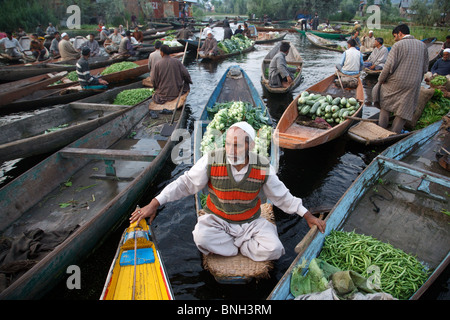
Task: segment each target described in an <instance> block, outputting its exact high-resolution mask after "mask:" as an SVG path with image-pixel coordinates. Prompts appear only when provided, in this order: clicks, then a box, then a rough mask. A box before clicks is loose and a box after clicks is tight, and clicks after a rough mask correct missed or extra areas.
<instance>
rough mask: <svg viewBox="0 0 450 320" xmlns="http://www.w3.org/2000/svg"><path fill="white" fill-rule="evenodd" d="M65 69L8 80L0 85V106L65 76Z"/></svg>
mask: <svg viewBox="0 0 450 320" xmlns="http://www.w3.org/2000/svg"><path fill="white" fill-rule="evenodd" d="M66 75H67V71H63V72H60V73H47V74H42V75H38V76H34V77H31V78H27V79H22V80H17V81H13V82H8V83H4V84H1V85H0V108H1V107H2V106H4V105H7V104H9V103H11V102H13V101H15V100H17V99H20V98H23V97H25V96H27V95H28V94H32V93H33V92H35V91H37V90H39V89H42V88H45V87H47V86H48V85H50V84H52V83H53V82H55V81H58V80H59V79H61V78H63V77H65V76H66Z"/></svg>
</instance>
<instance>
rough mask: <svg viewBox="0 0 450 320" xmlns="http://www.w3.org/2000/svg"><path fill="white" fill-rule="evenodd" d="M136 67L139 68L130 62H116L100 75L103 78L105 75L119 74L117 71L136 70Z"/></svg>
mask: <svg viewBox="0 0 450 320" xmlns="http://www.w3.org/2000/svg"><path fill="white" fill-rule="evenodd" d="M137 67H139V65H138V64H137V63H134V62H131V61H122V62H117V63H114V64H112V65H110V66H109V67H106V68H105V69H104V70H103V71H102V73H101V75H102V76H105V75H107V74H111V73H116V72H119V71H124V70H128V69H133V68H137Z"/></svg>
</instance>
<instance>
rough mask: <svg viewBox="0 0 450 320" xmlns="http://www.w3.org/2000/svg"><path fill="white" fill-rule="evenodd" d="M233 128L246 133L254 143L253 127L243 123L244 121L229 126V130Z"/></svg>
mask: <svg viewBox="0 0 450 320" xmlns="http://www.w3.org/2000/svg"><path fill="white" fill-rule="evenodd" d="M233 127H236V128H239V129H242V130H243V131H244V132H245V133H247V135H248V136H249V137H250V139H252V140H253V141H255V136H256V133H255V129H253V127H252V126H251V125H249V124H248V123H247V122H245V121H240V122H236V123H234V124H233V125H231V127H230V129H231V128H233Z"/></svg>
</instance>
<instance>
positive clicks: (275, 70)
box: [269, 42, 300, 88]
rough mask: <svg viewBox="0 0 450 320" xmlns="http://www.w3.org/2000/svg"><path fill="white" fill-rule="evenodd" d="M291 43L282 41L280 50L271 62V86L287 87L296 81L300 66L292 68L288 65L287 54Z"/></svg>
mask: <svg viewBox="0 0 450 320" xmlns="http://www.w3.org/2000/svg"><path fill="white" fill-rule="evenodd" d="M290 48H291V45H290V44H289V43H288V42H282V43H281V45H280V52H278V53H277V54H276V55H275V56H274V57H273V58H272V61H270V64H269V86H271V87H272V88H281V87H283V88H287V87H289V86H290V85H291V83H292V81H294V78H295V76H294V74H295V73H296V72H297V71H300V67H297V68H290V67H288V66H287V62H286V56H287V55H288V54H289V49H290Z"/></svg>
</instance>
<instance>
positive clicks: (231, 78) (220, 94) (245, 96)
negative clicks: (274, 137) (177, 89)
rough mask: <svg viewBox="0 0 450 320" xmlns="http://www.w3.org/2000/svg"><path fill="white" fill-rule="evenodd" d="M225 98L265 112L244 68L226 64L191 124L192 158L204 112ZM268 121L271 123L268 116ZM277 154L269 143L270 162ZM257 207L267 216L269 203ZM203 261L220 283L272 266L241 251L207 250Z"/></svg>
mask: <svg viewBox="0 0 450 320" xmlns="http://www.w3.org/2000/svg"><path fill="white" fill-rule="evenodd" d="M229 101H244V102H250V103H252V104H253V105H254V106H255V108H261V110H265V111H266V112H267V114H269V113H268V111H267V108H266V106H265V104H264V102H263V101H262V99H261V97H260V96H259V94H258V92H257V90H256V89H255V87H254V86H253V84H252V82H251V80H250V78H249V77H248V75H247V74H246V73H245V71H244V70H243V69H242V68H240V67H239V66H231V67H229V68H228V69H227V70H226V71H225V73H224V75H223V77H222V78H221V80H220V81H219V83H218V84H217V87H216V88H215V89H214V91H213V92H212V94H211V96H210V98H209V100H208V102H207V104H206V106H205V108H204V109H203V111H202V114H201V115H200V119H199V120H200V121H198V122H197V124H196V126H195V128H194V162H197V161H198V160H199V159H200V158H201V157H202V153H201V150H200V143H201V140H202V137H203V133H204V131H205V130H206V127H207V125H208V123H209V122H210V121H211V120H212V119H211V118H210V116H209V115H208V109H210V108H212V107H213V106H214V104H215V103H217V102H220V103H222V102H229ZM269 121H270V123H272V120H271V119H270V116H269ZM277 156H278V150H277V149H276V148H275V145H274V144H271V160H272V162H273V161H276V160H278V159H277ZM207 193H208V191H207V189H205V190H202V191H200V192H198V193H197V194H195V206H196V211H197V216H200V215H201V214H203V213H204V212H203V209H202V204H201V197H202V195H206V194H207ZM262 203H264V201H262ZM261 209H262V212H263V213H267V215H266V217H268V218H269V219H270V217H271V204H269V203H265V204H263V205H262V206H261ZM203 265H204V267H205V269H207V270H208V271H209V272H210V273H211V274H212V275H213V276H214V278H215V279H216V281H217V282H219V283H222V284H245V283H248V282H250V281H251V280H252V279H255V278H265V277H267V276H268V271H269V270H270V269H271V268H272V267H273V265H272V262H271V261H259V262H255V261H253V260H251V259H249V258H247V257H244V256H242V255H241V254H238V255H237V256H234V257H222V256H220V255H215V254H209V255H207V256H203ZM230 266H231V267H230Z"/></svg>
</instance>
